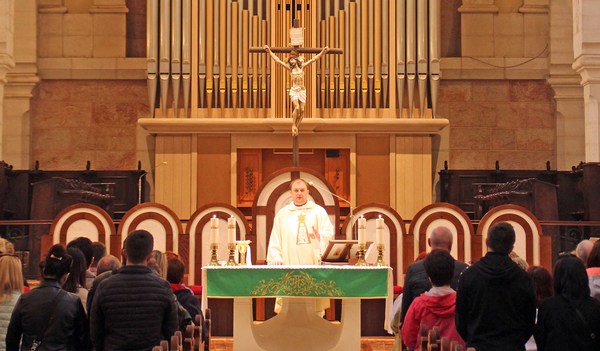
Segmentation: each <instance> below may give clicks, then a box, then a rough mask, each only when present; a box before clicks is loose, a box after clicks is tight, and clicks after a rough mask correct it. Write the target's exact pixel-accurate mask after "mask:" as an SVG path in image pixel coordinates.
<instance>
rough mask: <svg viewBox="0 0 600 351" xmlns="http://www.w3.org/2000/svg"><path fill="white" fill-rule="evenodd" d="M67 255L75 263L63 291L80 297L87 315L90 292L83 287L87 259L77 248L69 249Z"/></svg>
mask: <svg viewBox="0 0 600 351" xmlns="http://www.w3.org/2000/svg"><path fill="white" fill-rule="evenodd" d="M67 253H68V254H69V255H70V256H71V257H72V258H73V263H72V264H71V270H70V271H69V276H68V277H67V281H65V283H64V284H63V289H65V290H66V291H68V292H71V293H74V294H75V295H77V296H79V298H80V299H81V303H82V304H83V307H84V308H85V310H86V313H87V306H86V303H87V297H88V291H87V289H86V288H84V287H83V286H84V285H85V270H86V267H85V257H83V253H82V252H81V250H79V249H78V248H76V247H70V248H67Z"/></svg>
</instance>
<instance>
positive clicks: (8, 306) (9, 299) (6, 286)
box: [0, 255, 23, 350]
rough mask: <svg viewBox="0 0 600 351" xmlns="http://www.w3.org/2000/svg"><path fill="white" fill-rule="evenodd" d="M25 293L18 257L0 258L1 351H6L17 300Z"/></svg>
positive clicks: (6, 256) (7, 256)
mask: <svg viewBox="0 0 600 351" xmlns="http://www.w3.org/2000/svg"><path fill="white" fill-rule="evenodd" d="M22 293H23V272H22V268H21V260H20V259H19V258H18V257H17V256H12V255H3V256H0V350H6V344H5V338H6V329H7V328H8V322H10V316H11V314H12V311H13V309H14V308H15V304H16V303H17V300H18V299H19V297H20V296H21V294H22Z"/></svg>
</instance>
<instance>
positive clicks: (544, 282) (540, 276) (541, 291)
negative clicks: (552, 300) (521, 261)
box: [513, 258, 554, 351]
mask: <svg viewBox="0 0 600 351" xmlns="http://www.w3.org/2000/svg"><path fill="white" fill-rule="evenodd" d="M513 261H514V258H513ZM515 263H517V262H515ZM517 264H518V263H517ZM527 275H528V276H529V278H530V279H531V282H532V283H533V290H534V291H535V308H536V315H537V309H539V308H540V306H541V305H542V302H543V301H544V300H546V299H547V298H549V297H551V296H552V295H554V290H553V284H552V273H550V271H548V270H547V269H546V268H544V267H542V266H530V267H529V268H527ZM525 350H527V351H536V350H537V345H536V344H535V340H534V338H533V335H532V336H531V337H530V338H529V340H527V343H526V344H525Z"/></svg>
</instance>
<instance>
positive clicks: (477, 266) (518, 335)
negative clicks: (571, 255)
mask: <svg viewBox="0 0 600 351" xmlns="http://www.w3.org/2000/svg"><path fill="white" fill-rule="evenodd" d="M486 244H487V247H488V253H487V254H486V255H485V256H484V257H483V258H482V259H481V260H480V261H479V262H475V263H474V264H473V265H472V266H470V267H469V268H467V269H466V270H465V271H464V272H463V274H462V276H461V277H460V280H459V283H458V291H457V292H456V329H457V330H458V332H459V333H460V335H461V336H462V338H463V340H465V342H466V344H467V347H475V349H477V350H485V351H522V350H525V343H526V342H527V340H528V339H529V337H530V336H531V334H532V333H533V326H534V324H535V295H534V289H533V284H532V282H531V279H530V278H529V276H528V275H527V272H525V271H524V270H523V269H521V268H520V267H519V266H518V265H517V264H516V263H515V262H513V261H512V260H511V258H510V257H509V256H508V255H509V253H510V252H511V251H512V250H513V247H514V244H515V230H514V228H513V227H512V225H510V224H509V223H506V222H501V223H498V224H496V225H494V226H493V227H491V228H490V230H489V232H488V237H487V239H486Z"/></svg>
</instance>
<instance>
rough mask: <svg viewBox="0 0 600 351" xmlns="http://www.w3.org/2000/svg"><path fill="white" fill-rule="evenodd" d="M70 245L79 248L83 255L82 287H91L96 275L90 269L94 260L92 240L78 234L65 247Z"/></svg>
mask: <svg viewBox="0 0 600 351" xmlns="http://www.w3.org/2000/svg"><path fill="white" fill-rule="evenodd" d="M72 247H75V248H78V249H79V250H81V252H82V253H83V256H84V257H85V269H86V271H85V285H84V287H85V288H86V289H89V288H91V287H92V282H93V281H94V279H95V278H96V275H95V274H94V273H92V272H91V271H90V267H91V265H92V263H93V262H94V244H93V243H92V241H91V240H90V239H89V238H86V237H84V236H80V237H79V238H76V239H73V240H71V241H70V242H69V243H68V244H67V249H69V248H72Z"/></svg>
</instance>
